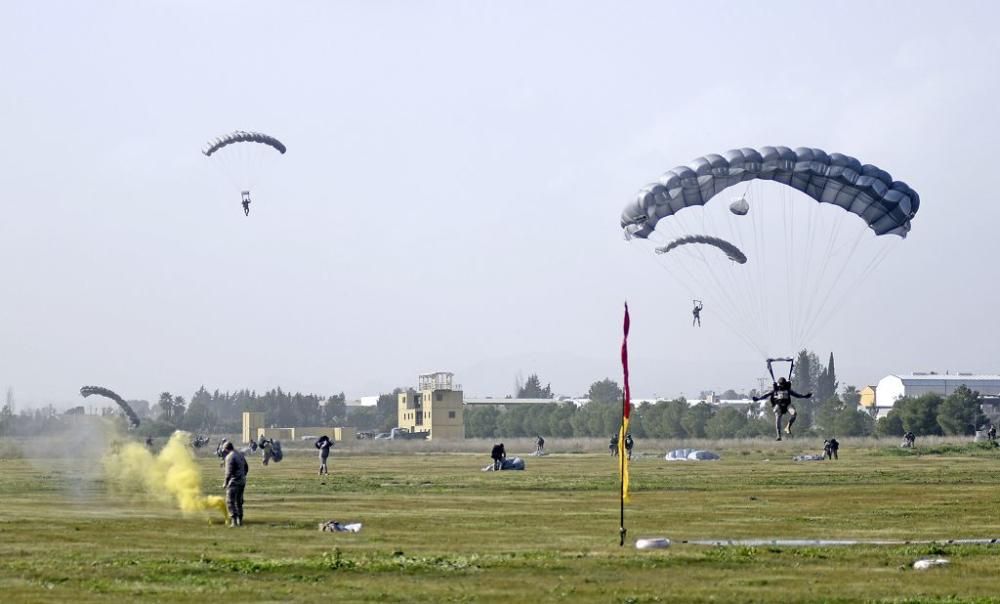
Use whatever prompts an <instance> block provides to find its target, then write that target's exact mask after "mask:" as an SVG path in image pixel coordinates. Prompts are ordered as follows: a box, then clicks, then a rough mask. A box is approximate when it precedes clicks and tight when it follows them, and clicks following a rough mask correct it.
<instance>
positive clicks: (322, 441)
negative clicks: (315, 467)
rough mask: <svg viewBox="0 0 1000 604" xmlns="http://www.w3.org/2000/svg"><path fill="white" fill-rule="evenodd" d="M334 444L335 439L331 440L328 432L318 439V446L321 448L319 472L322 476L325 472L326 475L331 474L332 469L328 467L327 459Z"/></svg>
mask: <svg viewBox="0 0 1000 604" xmlns="http://www.w3.org/2000/svg"><path fill="white" fill-rule="evenodd" d="M332 446H333V441H332V440H330V437H329V436H327V435H326V434H324V435H323V436H320V437H319V440H317V441H316V448H317V449H319V474H320V476H322V475H323V474H326V475H329V474H330V470H329V469H327V467H326V459H327V458H328V457H330V447H332Z"/></svg>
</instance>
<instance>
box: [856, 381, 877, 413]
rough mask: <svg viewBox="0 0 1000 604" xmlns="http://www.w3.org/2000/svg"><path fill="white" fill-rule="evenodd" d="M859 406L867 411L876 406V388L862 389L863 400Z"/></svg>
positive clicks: (866, 387)
mask: <svg viewBox="0 0 1000 604" xmlns="http://www.w3.org/2000/svg"><path fill="white" fill-rule="evenodd" d="M858 404H859V405H861V406H862V407H864V408H865V409H871V408H872V407H874V406H875V386H865V387H864V388H862V389H861V399H860V400H858Z"/></svg>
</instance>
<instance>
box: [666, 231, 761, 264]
mask: <svg viewBox="0 0 1000 604" xmlns="http://www.w3.org/2000/svg"><path fill="white" fill-rule="evenodd" d="M692 243H703V244H705V245H711V246H712V247H717V248H719V250H721V251H722V252H723V253H724V254H725V255H726V257H727V258H729V259H730V260H732V261H733V262H736V263H739V264H746V261H747V257H746V256H745V255H744V254H743V252H741V251H740V248H738V247H736V246H735V245H733V244H732V243H729V242H728V241H726V240H724V239H719V238H718V237H710V236H708V235H688V236H687V237H679V238H677V239H674V240H673V241H671V242H670V243H668V244H667V245H665V246H663V247H658V248H656V253H657V254H666V253H668V252H669V251H670V250H672V249H674V248H676V247H679V246H682V245H689V244H692Z"/></svg>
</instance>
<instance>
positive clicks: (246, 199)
mask: <svg viewBox="0 0 1000 604" xmlns="http://www.w3.org/2000/svg"><path fill="white" fill-rule="evenodd" d="M241 203H242V204H243V214H244V215H245V216H249V215H250V191H243V201H242V202H241Z"/></svg>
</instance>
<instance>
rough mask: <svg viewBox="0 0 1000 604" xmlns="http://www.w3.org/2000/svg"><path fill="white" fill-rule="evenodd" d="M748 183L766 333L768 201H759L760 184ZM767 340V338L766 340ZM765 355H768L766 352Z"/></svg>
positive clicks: (758, 290) (758, 289)
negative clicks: (765, 235)
mask: <svg viewBox="0 0 1000 604" xmlns="http://www.w3.org/2000/svg"><path fill="white" fill-rule="evenodd" d="M748 184H750V185H753V187H748V189H749V190H750V191H751V194H753V199H754V206H755V208H751V210H754V209H755V211H754V212H753V213H754V216H755V217H756V221H755V222H754V223H753V224H752V226H753V238H754V244H755V245H756V249H757V253H758V254H760V262H759V263H758V264H757V279H756V283H755V287H754V291H755V292H756V293H757V296H758V299H759V300H760V308H761V309H762V312H763V313H764V333H765V334H769V333H771V315H770V313H768V312H767V294H766V292H764V291H763V290H762V288H763V287H764V286H766V284H767V249H766V248H765V246H764V242H765V240H764V236H763V228H764V225H765V224H767V222H765V220H764V215H765V213H766V207H765V206H767V204H766V203H759V202H758V201H757V197H758V196H757V195H756V194H755V193H756V192H757V190H758V186H757V185H756V184H755V183H754V182H753V181H750V182H749V183H748ZM765 341H766V340H765ZM763 356H765V357H766V356H767V355H766V354H765V355H763Z"/></svg>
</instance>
